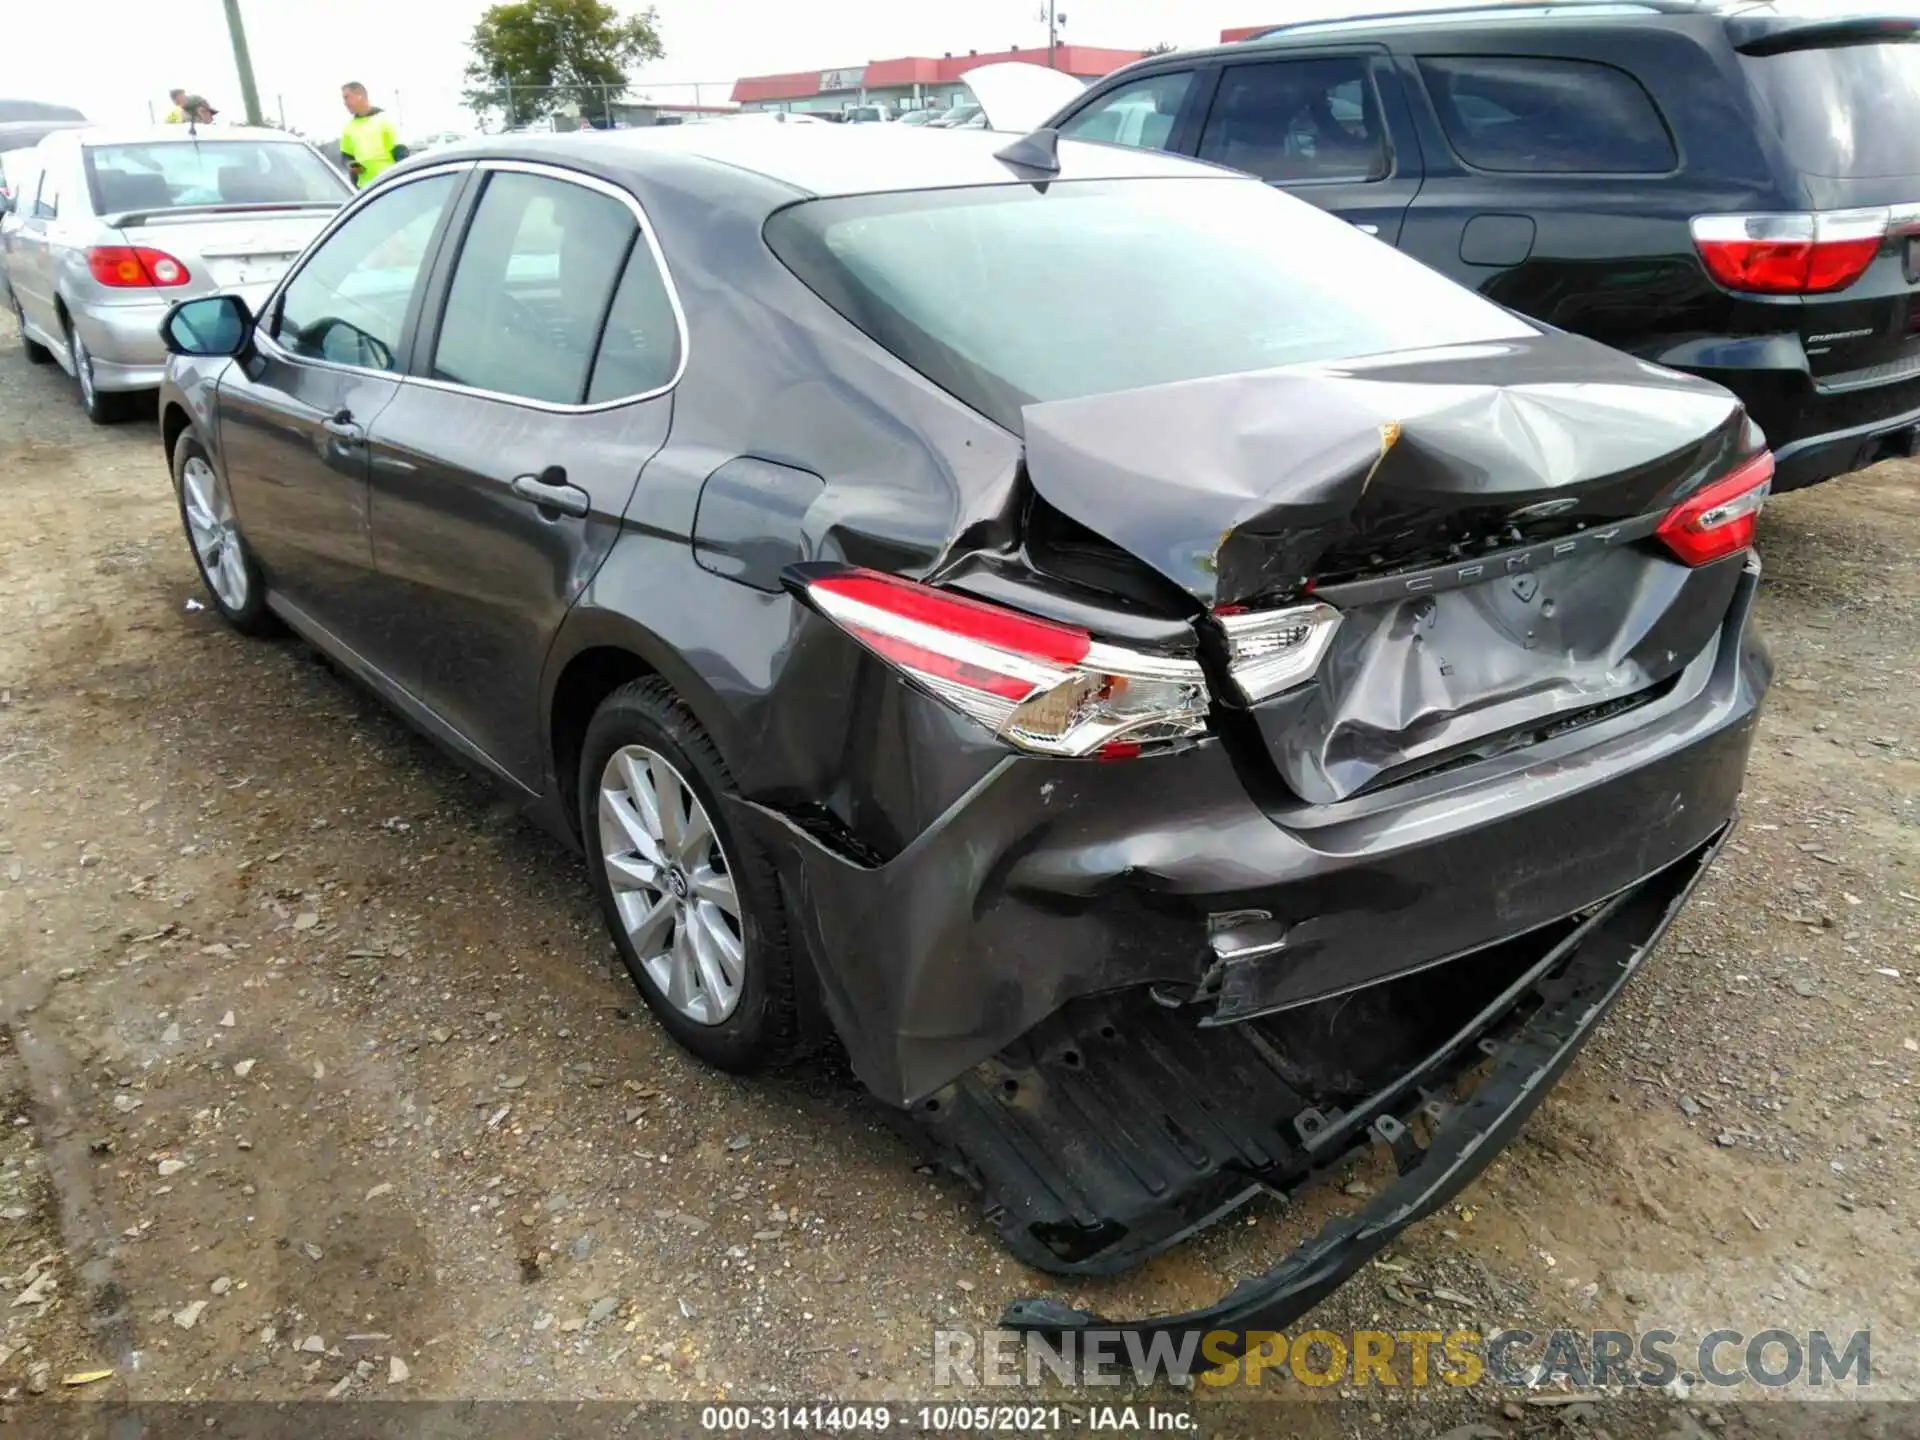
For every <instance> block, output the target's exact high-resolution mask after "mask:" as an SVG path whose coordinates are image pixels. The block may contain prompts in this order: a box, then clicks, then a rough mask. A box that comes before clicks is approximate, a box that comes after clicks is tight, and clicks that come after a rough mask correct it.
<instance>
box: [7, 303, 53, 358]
mask: <svg viewBox="0 0 1920 1440" xmlns="http://www.w3.org/2000/svg"><path fill="white" fill-rule="evenodd" d="M7 300H8V302H9V303H10V304H11V305H12V306H13V329H14V333H15V334H16V335H18V336H19V337H20V348H21V349H22V350H24V351H25V352H26V355H27V363H28V364H29V365H51V364H52V363H53V352H52V351H51V350H49V349H48V348H47V347H46V346H44V345H42V344H41V343H40V342H39V341H38V340H30V339H28V338H27V312H26V311H25V310H22V309H21V308H20V297H19V296H18V295H15V294H13V293H11V292H9V293H8V295H7Z"/></svg>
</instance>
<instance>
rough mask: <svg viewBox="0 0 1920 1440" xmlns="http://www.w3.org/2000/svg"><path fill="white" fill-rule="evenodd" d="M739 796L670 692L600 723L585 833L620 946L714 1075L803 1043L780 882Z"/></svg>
mask: <svg viewBox="0 0 1920 1440" xmlns="http://www.w3.org/2000/svg"><path fill="white" fill-rule="evenodd" d="M736 793H738V792H737V791H736V790H735V788H734V784H733V777H732V776H731V775H730V774H729V773H728V771H727V766H726V762H725V761H724V760H722V759H721V758H720V751H719V749H718V748H717V747H716V746H715V745H714V743H713V741H712V740H711V739H709V738H708V736H707V733H706V731H704V730H703V729H701V728H700V723H699V721H697V720H695V719H694V717H693V712H692V711H691V710H689V709H688V708H687V706H686V703H685V702H684V701H683V700H681V699H680V697H679V696H678V695H676V694H674V692H673V690H672V689H671V688H670V687H669V686H668V685H667V684H666V682H665V681H663V680H660V679H658V678H648V679H644V680H635V681H633V682H632V683H630V684H627V685H623V686H621V687H620V689H618V690H616V691H614V692H613V693H612V694H611V695H609V696H608V697H607V698H606V699H605V700H604V701H602V702H601V705H600V708H599V709H598V710H597V711H595V712H594V716H593V720H592V723H591V724H589V725H588V726H587V734H586V740H585V743H584V745H583V746H582V749H581V756H580V778H579V792H578V798H579V807H580V808H579V815H580V830H581V836H582V838H583V840H584V841H585V842H586V851H587V862H588V872H589V874H590V876H591V879H592V883H593V891H594V895H595V897H596V898H597V899H598V900H599V902H600V909H601V913H602V914H603V915H604V916H605V918H606V922H607V929H608V931H609V932H610V933H611V935H612V936H613V943H614V946H615V948H616V949H617V950H619V952H620V958H621V959H622V960H623V961H624V962H625V963H626V966H627V970H628V973H630V974H631V975H632V976H633V982H634V984H635V985H636V986H637V987H638V988H639V990H640V994H641V997H642V998H643V999H644V1000H645V1001H646V1002H647V1005H648V1007H649V1008H650V1009H651V1010H652V1011H653V1013H654V1015H655V1016H656V1017H658V1019H659V1021H660V1024H661V1025H662V1026H663V1027H665V1029H666V1031H667V1033H668V1034H670V1035H671V1036H673V1038H674V1039H675V1040H677V1041H679V1042H680V1044H681V1045H682V1046H684V1047H685V1048H686V1049H688V1050H690V1051H692V1052H693V1053H694V1054H695V1055H697V1056H698V1057H699V1058H700V1059H702V1060H704V1061H706V1062H707V1063H708V1064H709V1065H712V1066H714V1067H716V1068H718V1069H721V1070H732V1071H742V1072H744V1071H752V1070H758V1069H761V1068H764V1067H766V1066H768V1065H775V1064H779V1063H782V1062H784V1061H786V1060H789V1059H792V1058H793V1057H794V1056H795V1055H796V1054H798V1052H799V1050H800V1048H801V1046H800V1034H799V1030H800V1027H799V1020H798V1016H797V1012H796V1009H795V1004H794V986H793V961H792V955H791V952H790V951H789V949H788V941H787V923H786V915H785V912H784V911H783V909H782V907H781V903H780V889H779V884H778V882H777V880H776V879H775V877H774V871H773V865H772V862H771V861H770V860H769V859H768V857H767V854H766V851H765V850H764V849H763V848H761V846H760V845H759V844H758V843H756V841H755V840H754V838H753V837H752V836H751V835H749V834H747V833H745V832H744V831H742V830H739V829H738V828H737V827H735V826H734V825H733V824H732V823H731V820H730V817H729V815H728V812H727V810H726V808H725V801H726V799H727V798H728V797H731V796H733V795H735V794H736ZM635 795H639V796H640V798H639V799H637V800H636V799H634V798H633V797H634V796H635ZM663 816H665V817H667V818H665V819H664V820H662V819H661V818H660V817H663ZM609 852H611V853H612V855H613V859H612V861H611V862H609V859H608V855H609Z"/></svg>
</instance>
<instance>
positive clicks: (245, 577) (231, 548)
mask: <svg viewBox="0 0 1920 1440" xmlns="http://www.w3.org/2000/svg"><path fill="white" fill-rule="evenodd" d="M173 490H174V496H175V498H176V500H177V501H178V502H179V506H180V523H181V525H182V526H183V527H184V528H185V530H186V532H187V545H188V548H189V549H191V550H192V551H193V564H194V568H195V569H197V570H198V571H199V572H200V583H201V584H202V585H203V586H205V587H206V591H207V598H208V599H210V600H212V601H213V608H214V609H216V610H218V611H219V612H220V618H221V619H223V620H225V621H226V622H227V624H229V625H231V626H232V627H233V628H234V629H236V630H238V631H239V632H240V633H241V634H242V635H253V636H264V635H275V634H278V633H279V630H280V622H279V621H278V620H277V619H276V618H275V617H274V613H273V612H272V611H271V610H269V609H268V608H267V587H266V586H265V585H264V584H263V583H261V579H260V567H259V566H258V565H256V564H254V562H253V554H252V552H251V551H249V550H248V549H247V544H246V541H245V540H244V539H242V538H241V535H240V522H239V519H238V518H237V517H236V516H235V515H234V513H233V502H232V501H231V500H230V499H229V498H228V496H227V486H226V482H225V481H224V480H222V479H221V478H220V474H219V471H218V470H216V469H215V468H214V464H213V460H212V457H210V456H209V455H208V454H207V451H206V447H205V446H203V445H202V444H201V443H200V442H199V441H198V440H197V439H195V438H194V436H193V434H192V432H191V431H189V432H188V433H187V434H184V435H182V436H181V437H180V439H179V441H178V442H177V443H176V444H175V445H174V447H173Z"/></svg>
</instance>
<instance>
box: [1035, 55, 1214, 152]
mask: <svg viewBox="0 0 1920 1440" xmlns="http://www.w3.org/2000/svg"><path fill="white" fill-rule="evenodd" d="M1192 88H1193V72H1192V71H1191V70H1170V71H1168V72H1166V73H1165V74H1161V75H1149V76H1148V77H1147V78H1146V79H1144V80H1136V81H1134V82H1133V83H1132V84H1131V85H1122V86H1121V87H1120V88H1119V89H1118V90H1109V91H1108V92H1107V93H1106V94H1105V95H1102V96H1101V97H1100V98H1099V99H1098V100H1096V101H1094V102H1093V104H1091V105H1089V106H1088V107H1087V108H1086V109H1084V110H1082V111H1081V112H1080V113H1079V114H1078V115H1075V116H1074V117H1073V118H1072V119H1071V120H1069V121H1067V123H1066V124H1064V125H1062V126H1061V127H1060V133H1061V134H1062V135H1065V136H1067V137H1068V138H1069V139H1073V140H1098V141H1101V142H1102V143H1104V144H1108V145H1127V146H1131V147H1132V148H1134V149H1136V150H1164V149H1166V148H1167V145H1168V142H1169V141H1171V140H1172V139H1173V123H1174V121H1176V120H1178V119H1179V118H1180V107H1181V106H1182V105H1184V104H1185V103H1186V100H1187V91H1188V90H1190V89H1192Z"/></svg>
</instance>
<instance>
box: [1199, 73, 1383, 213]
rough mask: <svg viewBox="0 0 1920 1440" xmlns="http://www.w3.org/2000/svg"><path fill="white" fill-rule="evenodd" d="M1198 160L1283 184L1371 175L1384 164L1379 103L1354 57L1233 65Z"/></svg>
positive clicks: (1222, 85)
mask: <svg viewBox="0 0 1920 1440" xmlns="http://www.w3.org/2000/svg"><path fill="white" fill-rule="evenodd" d="M1200 158H1201V159H1202V160H1211V161H1213V162H1214V163H1215V164H1217V165H1227V166H1231V167H1232V168H1233V169H1235V170H1244V171H1246V172H1247V173H1248V174H1250V175H1258V176H1259V177H1260V178H1261V179H1262V180H1273V181H1277V182H1280V183H1282V184H1286V183H1292V182H1297V181H1314V180H1378V179H1381V178H1382V177H1384V176H1385V175H1386V173H1387V170H1388V169H1389V162H1388V157H1387V137H1386V127H1385V126H1384V125H1383V124H1382V122H1381V118H1380V103H1379V101H1378V99H1377V98H1376V97H1375V95H1374V90H1373V83H1372V81H1371V80H1370V79H1369V78H1368V75H1367V62H1366V59H1365V58H1364V57H1363V56H1359V55H1330V56H1322V57H1318V58H1314V59H1304V60H1277V61H1272V62H1269V63H1265V64H1259V65H1232V66H1229V67H1228V68H1227V70H1226V72H1225V73H1224V74H1222V75H1221V77H1220V88H1219V90H1218V92H1217V93H1216V94H1215V95H1214V97H1213V109H1212V110H1211V111H1210V112H1209V113H1208V115H1207V126H1206V129H1205V130H1204V131H1202V132H1201V135H1200Z"/></svg>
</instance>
